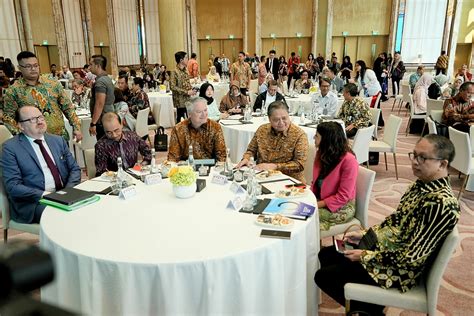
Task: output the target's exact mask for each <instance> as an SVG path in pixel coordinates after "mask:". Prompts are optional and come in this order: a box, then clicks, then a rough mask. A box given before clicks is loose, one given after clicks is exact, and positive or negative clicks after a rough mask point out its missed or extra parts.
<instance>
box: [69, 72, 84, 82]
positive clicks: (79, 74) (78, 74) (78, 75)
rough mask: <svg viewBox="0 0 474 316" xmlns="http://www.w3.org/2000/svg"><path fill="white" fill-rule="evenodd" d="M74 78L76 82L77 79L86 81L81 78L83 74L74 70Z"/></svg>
mask: <svg viewBox="0 0 474 316" xmlns="http://www.w3.org/2000/svg"><path fill="white" fill-rule="evenodd" d="M72 76H73V77H74V80H77V79H84V78H83V77H82V76H81V72H80V71H79V70H74V71H73V72H72Z"/></svg>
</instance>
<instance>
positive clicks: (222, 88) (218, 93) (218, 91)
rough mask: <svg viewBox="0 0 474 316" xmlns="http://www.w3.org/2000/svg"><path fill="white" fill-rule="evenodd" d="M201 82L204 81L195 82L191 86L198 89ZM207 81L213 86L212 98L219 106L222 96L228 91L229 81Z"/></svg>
mask: <svg viewBox="0 0 474 316" xmlns="http://www.w3.org/2000/svg"><path fill="white" fill-rule="evenodd" d="M203 83H204V82H200V83H196V84H194V85H193V87H194V88H198V89H200V88H201V86H202V84H203ZM209 83H210V84H212V86H213V87H214V100H216V104H217V107H219V105H220V104H221V100H222V98H223V97H224V96H225V95H226V94H227V92H229V83H228V82H223V81H220V82H209ZM198 94H199V93H198Z"/></svg>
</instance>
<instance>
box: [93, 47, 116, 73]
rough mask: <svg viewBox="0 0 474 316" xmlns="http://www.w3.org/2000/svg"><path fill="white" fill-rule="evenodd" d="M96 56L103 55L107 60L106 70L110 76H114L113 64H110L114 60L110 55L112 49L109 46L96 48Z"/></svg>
mask: <svg viewBox="0 0 474 316" xmlns="http://www.w3.org/2000/svg"><path fill="white" fill-rule="evenodd" d="M94 55H102V56H104V57H105V58H107V67H105V70H106V71H107V73H108V74H112V63H111V62H110V61H111V60H112V56H111V53H110V47H109V46H94Z"/></svg>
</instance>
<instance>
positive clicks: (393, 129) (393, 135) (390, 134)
mask: <svg viewBox="0 0 474 316" xmlns="http://www.w3.org/2000/svg"><path fill="white" fill-rule="evenodd" d="M400 126H402V118H401V117H398V116H395V115H393V114H390V117H389V118H388V122H387V126H385V131H384V134H383V141H384V143H387V144H389V145H390V147H391V148H392V150H393V152H396V151H397V136H398V131H399V130H400Z"/></svg>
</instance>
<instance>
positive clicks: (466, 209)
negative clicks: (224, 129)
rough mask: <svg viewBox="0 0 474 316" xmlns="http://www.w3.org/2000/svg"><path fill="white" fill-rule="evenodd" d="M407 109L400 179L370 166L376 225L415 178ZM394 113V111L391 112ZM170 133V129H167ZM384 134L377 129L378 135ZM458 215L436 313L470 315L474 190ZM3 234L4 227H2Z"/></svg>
mask: <svg viewBox="0 0 474 316" xmlns="http://www.w3.org/2000/svg"><path fill="white" fill-rule="evenodd" d="M392 102H393V99H390V100H389V101H387V102H384V103H383V104H382V108H383V113H384V114H383V115H384V118H385V121H387V120H388V117H389V115H390V114H391V108H392ZM405 113H406V110H402V112H401V113H400V116H401V117H402V118H403V123H402V127H401V128H400V133H399V135H398V143H397V146H398V147H397V162H398V172H399V180H398V181H397V180H396V178H395V169H394V165H393V158H392V156H391V155H388V158H387V159H388V171H387V170H385V165H384V163H383V155H381V157H380V164H379V165H377V166H371V167H370V169H372V170H375V171H376V172H377V175H376V178H375V184H374V187H373V190H372V195H371V200H370V206H369V222H370V224H371V225H372V224H376V223H379V222H380V221H382V220H383V219H384V218H385V217H386V216H387V215H389V214H391V213H392V212H393V211H394V210H395V209H396V207H397V205H398V202H399V200H400V197H401V195H402V194H403V192H405V190H406V188H407V186H408V185H409V184H410V183H411V182H412V181H413V180H414V179H415V177H414V176H413V174H412V171H411V167H410V161H409V159H408V155H407V153H408V152H410V151H412V150H413V148H414V144H415V143H416V141H417V140H418V139H419V135H409V136H407V137H406V136H405V127H406V124H407V121H408V117H407V116H405ZM393 114H395V115H397V112H396V111H394V113H393ZM167 132H168V133H169V130H168V131H167ZM382 135H383V130H381V131H380V133H379V137H380V138H381V137H382ZM165 156H166V153H158V157H159V159H157V160H159V161H161V160H164V159H165ZM461 181H462V178H461V179H459V178H458V175H457V172H456V171H455V170H452V172H451V184H452V187H453V190H454V191H455V193H457V192H458V190H459V187H460V185H461V183H462V182H461ZM460 204H461V218H460V220H459V224H458V229H459V232H460V236H461V243H460V245H459V247H458V248H457V250H456V252H455V254H454V255H453V257H452V259H451V261H450V263H449V265H448V268H447V271H446V273H445V274H444V277H443V281H442V286H441V289H440V292H439V299H438V312H439V315H472V314H473V313H474V192H466V193H464V194H463V196H462V197H461V200H460ZM2 235H3V229H2ZM9 236H10V239H11V240H24V241H27V242H29V243H37V242H38V238H37V236H33V235H30V234H27V233H20V232H15V231H10V232H9ZM330 242H331V240H330V239H327V240H324V241H323V244H329V243H330ZM343 313H344V310H343V308H342V307H341V306H339V305H338V304H337V303H336V302H334V301H333V300H332V299H330V298H329V297H328V296H326V295H325V294H324V293H323V296H322V304H321V305H320V306H319V315H342V314H343ZM387 314H388V315H404V316H405V315H417V313H413V312H407V311H403V310H399V309H395V308H389V309H388V310H387Z"/></svg>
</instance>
